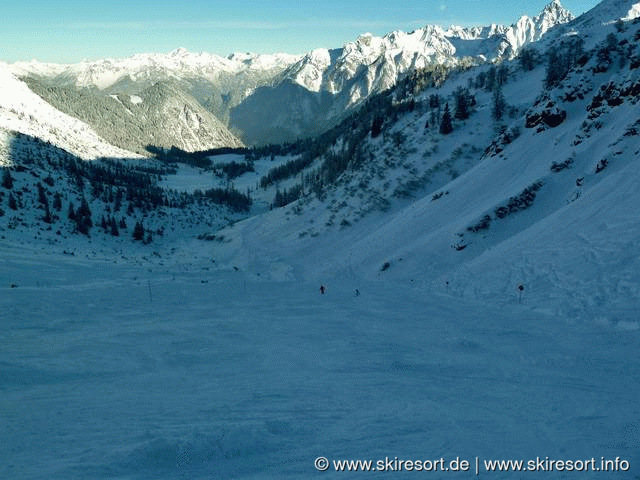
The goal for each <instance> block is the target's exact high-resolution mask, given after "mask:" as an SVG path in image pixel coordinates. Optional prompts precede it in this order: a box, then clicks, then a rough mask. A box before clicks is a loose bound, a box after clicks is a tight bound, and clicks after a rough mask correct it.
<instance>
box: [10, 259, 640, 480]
mask: <svg viewBox="0 0 640 480" xmlns="http://www.w3.org/2000/svg"><path fill="white" fill-rule="evenodd" d="M5 250H6V251H5V253H6V255H3V258H2V259H0V262H1V267H2V268H1V269H0V271H2V274H3V278H2V279H1V282H2V287H1V290H2V293H1V294H0V311H2V312H3V314H2V318H3V320H2V322H1V325H0V328H1V329H2V335H1V336H0V351H1V352H2V357H1V360H0V391H1V394H0V418H1V419H2V421H1V422H0V440H1V443H2V445H3V447H2V449H0V477H2V478H7V479H9V478H11V479H22V480H27V479H42V478H57V479H103V478H105V479H106V478H109V479H176V478H178V479H187V478H188V479H212V478H246V479H258V478H260V479H266V478H296V479H301V478H342V477H343V476H345V475H348V474H346V473H337V472H332V470H333V468H331V469H330V470H329V472H324V473H323V472H318V471H317V470H316V469H315V468H314V459H316V458H317V457H320V456H323V457H327V458H328V459H330V460H340V459H362V460H374V461H375V460H378V459H385V457H390V458H392V459H393V458H395V457H398V458H399V459H406V460H426V459H439V458H441V457H442V458H445V459H446V460H449V459H455V458H456V457H460V458H462V459H468V460H469V461H470V462H471V464H472V465H473V464H474V463H475V458H476V457H479V458H480V462H481V464H482V461H483V460H489V459H505V460H508V459H515V460H517V459H523V460H529V459H535V458H536V457H541V458H543V459H544V458H545V457H549V458H550V459H558V460H575V459H591V458H592V457H593V458H595V459H596V460H597V462H600V459H601V458H602V457H604V458H605V459H615V458H616V457H620V459H623V460H626V461H628V462H629V464H630V470H629V471H628V472H618V473H612V472H607V473H603V472H584V473H580V474H575V473H574V472H547V473H544V472H543V473H541V472H535V473H534V472H529V473H518V474H514V473H510V474H497V473H486V472H483V474H482V475H483V476H484V477H485V478H491V477H495V478H553V479H562V478H576V475H580V478H634V474H635V475H638V474H640V469H639V467H640V456H639V453H638V452H640V448H639V447H640V422H639V421H638V419H639V418H640V402H638V398H639V396H640V383H639V382H638V379H639V378H640V357H639V356H638V351H639V348H640V336H639V333H640V332H639V331H638V328H637V327H638V325H637V323H633V322H627V323H624V322H619V323H617V324H611V323H608V322H604V321H602V322H598V321H593V320H589V321H586V320H583V319H576V318H571V319H569V318H564V317H559V316H556V315H551V314H545V313H544V312H540V311H534V310H532V309H531V307H530V306H528V305H526V304H522V305H519V304H517V303H514V304H512V305H506V306H505V305H501V306H499V307H498V306H497V305H492V304H490V303H486V302H473V301H471V300H467V299H461V298H453V297H449V296H447V295H446V294H444V293H438V294H435V293H432V292H430V291H428V290H426V289H422V288H418V287H410V286H403V285H402V284H398V283H391V282H382V281H380V282H374V281H367V282H362V283H360V282H357V281H356V280H355V279H351V280H349V281H346V280H345V281H340V280H334V281H331V282H329V283H328V285H327V286H328V290H327V293H326V294H325V295H320V294H319V291H318V287H319V285H316V284H309V283H304V282H293V281H289V282H277V281H273V280H266V279H265V280H260V279H259V278H256V277H255V276H251V275H249V274H248V273H247V272H244V271H242V270H240V271H235V270H234V269H222V268H218V267H215V266H211V267H205V268H203V267H202V266H201V265H202V263H195V262H188V261H184V262H183V263H178V262H176V264H175V265H171V266H168V265H162V264H160V262H158V261H156V262H152V261H149V262H146V263H143V264H140V265H134V264H133V263H132V262H121V263H117V264H116V263H113V260H112V261H111V262H107V261H106V260H99V259H91V260H89V259H86V258H81V257H80V256H77V257H71V256H68V255H62V254H60V253H56V254H51V253H45V252H35V251H34V252H26V253H25V252H24V250H19V249H17V248H15V249H13V248H10V247H9V248H7V249H5ZM10 282H15V284H16V285H17V287H16V288H10ZM355 288H358V289H359V291H360V295H359V296H356V295H355V294H354V292H355ZM472 468H473V467H472ZM422 474H423V475H424V474H425V473H424V472H423V473H422ZM415 475H418V476H419V475H420V473H416V472H411V473H409V472H403V473H399V472H395V473H389V472H375V473H369V474H367V476H368V477H369V478H391V476H392V477H393V478H412V477H414V476H415ZM427 475H429V476H430V478H468V477H470V476H472V475H473V472H467V473H464V474H463V473H457V474H456V473H452V472H448V473H440V472H438V473H435V472H430V473H427Z"/></svg>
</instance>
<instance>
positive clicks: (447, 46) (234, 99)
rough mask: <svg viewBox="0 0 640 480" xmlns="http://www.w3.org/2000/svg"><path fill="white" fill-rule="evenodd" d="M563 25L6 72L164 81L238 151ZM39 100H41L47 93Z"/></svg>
mask: <svg viewBox="0 0 640 480" xmlns="http://www.w3.org/2000/svg"><path fill="white" fill-rule="evenodd" d="M571 18H572V16H571V14H570V13H569V12H568V11H567V10H566V9H565V8H564V7H563V6H562V5H561V4H560V2H559V0H554V1H553V2H552V3H551V4H549V5H548V6H546V7H545V8H544V10H543V11H542V12H541V13H540V14H539V15H538V16H536V17H533V18H529V17H526V16H524V17H522V18H520V20H518V21H517V22H516V23H514V24H513V25H511V26H501V25H491V26H489V27H473V28H464V27H456V26H452V27H450V28H449V29H448V30H444V29H442V28H441V27H438V26H431V25H429V26H426V27H424V28H421V29H418V30H415V31H413V32H410V33H406V32H402V31H395V32H392V33H390V34H388V35H385V36H384V37H376V36H374V35H371V34H368V33H367V34H364V35H361V36H360V37H358V38H357V39H356V40H355V41H353V42H349V43H347V44H346V45H344V46H343V47H342V48H338V49H333V50H328V49H324V48H321V49H316V50H313V51H311V52H308V53H307V54H305V55H302V56H299V55H288V54H273V55H253V54H241V53H236V54H233V55H230V56H229V57H220V56H218V55H214V54H210V53H191V52H188V51H186V50H185V49H181V48H180V49H177V50H174V51H172V52H170V53H168V54H139V55H135V56H133V57H130V58H126V59H104V60H99V61H94V62H88V61H85V62H81V63H79V64H75V65H55V64H42V63H39V62H35V61H31V62H18V63H15V64H13V65H11V67H10V68H11V69H12V71H13V72H14V73H15V74H16V75H19V76H30V77H35V78H36V79H38V80H39V81H44V82H46V83H48V84H49V86H52V87H53V86H55V87H61V86H73V87H77V88H85V87H97V88H98V89H99V90H100V91H102V92H104V93H107V94H113V95H118V94H127V95H139V94H140V92H141V91H142V90H144V89H145V88H148V87H150V86H152V85H154V84H155V83H157V82H159V81H162V82H165V83H170V84H171V85H173V86H175V87H176V88H179V89H181V90H183V91H184V92H186V93H188V94H189V95H191V96H193V97H194V98H195V99H196V100H197V101H198V102H199V103H200V104H202V105H203V106H204V107H205V108H207V109H208V110H209V111H210V112H212V113H213V114H214V115H216V116H217V117H218V118H219V119H220V120H221V121H223V122H224V123H226V124H227V125H228V126H229V127H230V128H231V130H232V131H234V132H236V133H238V134H239V135H240V137H241V138H242V139H243V140H244V141H245V142H246V143H249V144H256V143H257V144H264V143H274V142H278V141H284V140H293V139H295V138H299V137H306V136H309V135H311V134H314V133H318V132H320V131H322V130H323V129H325V128H327V127H328V126H330V125H331V124H333V123H334V122H335V121H336V119H338V118H340V117H342V116H343V115H344V113H345V112H346V111H349V110H350V109H352V108H353V107H354V106H356V105H359V104H360V103H361V102H363V101H364V100H366V99H367V98H369V97H370V96H371V95H373V94H375V93H379V92H381V91H384V90H386V89H388V88H390V87H392V86H393V85H395V84H396V83H397V82H398V80H399V79H400V78H402V77H403V76H404V75H406V74H407V73H408V72H410V71H413V70H415V69H420V68H425V67H427V66H430V65H434V64H444V65H448V66H452V65H457V64H459V63H460V62H467V63H469V62H470V61H472V62H483V61H486V60H489V61H495V60H498V59H503V58H512V57H513V56H515V55H516V54H517V52H518V51H519V50H520V49H521V48H522V47H523V46H524V45H526V44H527V43H530V42H534V41H537V40H539V39H540V38H541V37H542V36H543V35H544V34H545V33H546V32H547V31H548V30H549V29H550V28H552V27H553V26H555V25H558V24H562V23H565V22H567V21H569V20H571ZM41 93H43V94H44V95H45V98H46V99H48V98H47V96H46V93H47V92H46V91H44V92H41ZM276 106H277V107H278V108H274V107H276ZM63 110H64V108H63ZM232 145H234V143H233V142H231V143H229V145H228V146H232Z"/></svg>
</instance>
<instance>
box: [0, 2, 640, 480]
mask: <svg viewBox="0 0 640 480" xmlns="http://www.w3.org/2000/svg"><path fill="white" fill-rule="evenodd" d="M639 7H640V4H639V3H638V2H637V0H605V1H604V2H603V3H601V4H600V5H598V6H597V7H596V8H595V9H593V10H592V11H590V12H588V13H586V14H585V15H582V16H581V17H579V18H577V19H575V20H573V21H571V22H569V23H568V24H565V25H563V26H560V27H559V28H554V29H552V30H551V31H550V32H549V33H548V34H546V35H545V36H544V37H543V38H542V39H541V40H540V41H539V42H538V43H536V44H535V46H534V47H532V48H531V49H530V50H527V52H528V55H522V56H520V57H516V58H514V59H513V60H509V59H505V60H504V61H502V62H501V63H500V64H499V65H489V64H482V65H478V66H475V67H470V68H467V69H460V70H457V71H454V72H453V74H450V75H444V76H442V77H439V81H438V82H435V83H434V82H429V81H424V80H425V79H427V80H428V79H429V74H430V72H428V71H423V72H415V74H414V75H411V76H409V77H407V78H404V79H402V80H401V81H400V82H399V83H398V84H396V85H395V86H392V87H391V89H390V90H388V91H387V92H386V93H383V94H380V95H378V96H376V97H375V98H374V99H373V100H372V101H370V102H367V103H365V104H364V105H363V106H362V108H360V109H355V110H354V111H352V112H351V113H350V114H349V115H348V116H347V118H345V119H344V120H343V121H342V122H341V123H340V124H339V125H337V126H335V127H333V128H331V129H329V130H328V131H326V132H324V133H323V134H322V135H321V136H318V137H317V138H315V139H310V140H308V141H306V142H298V143H297V144H295V145H282V146H269V147H265V148H262V149H253V150H247V151H246V153H240V152H232V153H226V154H224V155H215V156H211V157H206V156H205V155H206V154H204V153H201V154H191V155H187V154H182V155H178V156H176V157H174V158H171V157H169V156H168V155H165V156H161V159H162V160H163V161H162V162H160V161H157V160H155V159H147V158H145V159H136V160H135V161H91V162H87V161H84V160H83V159H88V158H93V155H100V154H103V153H108V150H107V149H108V148H110V147H108V146H105V144H104V142H102V141H101V140H100V139H99V138H98V137H97V135H96V134H95V133H94V132H92V131H91V129H89V128H88V127H87V126H86V125H85V124H83V123H81V122H78V121H76V120H74V119H72V118H70V117H68V116H67V115H64V114H62V113H60V112H59V111H57V110H55V109H53V107H51V106H50V105H48V104H46V103H45V102H44V101H43V100H42V99H41V98H40V97H38V96H36V95H35V94H33V93H32V92H30V91H29V90H28V88H27V86H26V85H25V84H24V83H22V82H20V81H18V80H17V79H16V78H15V77H14V76H13V75H11V74H10V73H7V72H5V74H2V76H0V80H1V81H0V105H2V106H3V108H1V109H0V119H1V123H0V134H5V130H12V131H18V132H20V131H22V132H24V133H25V135H18V134H14V133H8V132H7V133H6V136H7V137H12V140H11V143H10V144H9V145H8V148H7V149H5V150H0V163H1V164H2V168H0V251H1V252H2V256H1V258H0V277H1V278H2V281H1V282H0V292H1V294H0V311H1V312H3V316H2V328H3V335H1V336H0V350H1V351H2V352H3V357H2V361H1V362H0V388H1V389H2V397H1V400H0V411H2V412H3V414H4V413H6V415H3V432H4V433H5V435H4V437H3V438H2V440H3V445H5V448H3V449H0V476H1V477H2V478H11V479H16V480H22V479H34V478H67V479H70V480H76V479H77V480H80V479H82V480H84V479H86V478H91V479H95V480H103V479H105V480H106V479H112V478H115V477H117V478H132V479H143V478H238V479H255V478H260V479H267V480H269V479H279V480H282V479H299V478H311V477H316V476H318V475H321V474H319V473H318V470H319V469H323V468H324V465H325V464H326V465H327V466H328V468H329V470H330V471H336V472H337V471H339V470H340V468H339V465H338V463H337V462H339V461H341V459H354V460H355V459H361V458H365V459H367V458H368V459H371V460H373V461H375V460H376V459H380V461H379V462H380V463H375V465H376V467H374V468H378V466H380V465H382V466H386V465H388V464H389V462H390V461H391V463H394V460H391V459H393V456H395V455H397V457H396V461H400V460H401V461H403V465H404V466H405V467H406V466H407V465H408V462H407V460H408V459H412V465H413V466H414V467H415V466H416V465H417V462H414V461H413V460H414V459H425V457H426V455H430V454H429V452H431V453H433V452H435V455H433V456H429V457H427V458H433V457H434V456H435V457H436V458H438V457H440V456H441V455H442V462H443V463H442V467H444V465H445V464H446V462H447V461H449V460H454V459H455V460H454V461H455V465H456V466H457V469H459V467H460V464H461V460H462V459H465V460H464V461H465V462H468V465H471V470H473V467H474V465H473V464H474V463H476V462H477V463H476V465H475V467H476V468H477V470H476V473H477V474H480V472H482V474H480V475H483V474H485V473H486V475H487V476H488V478H489V477H491V476H493V475H495V474H496V472H495V468H491V466H494V465H495V464H492V463H488V462H489V459H503V460H506V459H514V460H510V461H509V465H510V466H511V469H512V471H511V473H506V474H505V476H506V477H509V478H510V477H513V476H515V477H517V478H524V477H526V478H535V476H536V474H533V473H532V474H531V475H529V474H528V473H529V472H532V471H534V470H538V473H539V472H540V471H542V470H545V471H546V472H550V471H551V467H549V468H548V469H547V468H546V466H547V465H550V464H551V462H553V465H554V466H555V467H554V469H553V475H552V477H553V478H558V479H560V480H570V479H574V478H576V475H575V473H574V471H571V468H572V467H573V470H575V471H580V476H582V477H584V478H585V479H590V480H596V479H601V478H604V477H606V478H612V479H626V478H633V477H637V476H638V475H639V474H640V470H639V469H638V466H639V465H640V457H639V455H638V452H640V425H639V423H638V418H640V405H639V403H638V398H639V396H640V383H639V382H638V381H637V379H638V378H639V377H640V356H639V355H638V350H639V348H640V320H639V317H638V306H639V305H640V243H639V241H638V238H639V237H640V224H639V222H638V218H639V216H638V211H639V210H640V116H639V113H638V112H639V109H638V106H639V104H640V19H639V18H638V16H639V15H638V14H639V13H640V8H639ZM503 33H504V32H503ZM470 35H471V34H470ZM477 35H480V33H478V34H477ZM470 41H471V40H470ZM316 60H317V63H318V64H319V65H320V64H321V63H322V62H326V61H327V58H326V57H323V56H322V55H321V54H320V55H317V58H316ZM328 60H329V61H333V59H332V57H331V56H330V57H329V59H328ZM0 72H1V69H0ZM431 73H432V72H431ZM156 83H157V82H156ZM169 83H171V82H169ZM154 85H156V84H153V85H148V86H146V87H145V88H151V89H154V88H156V87H154ZM161 85H162V84H161ZM287 87H288V88H290V91H291V94H295V95H300V97H298V98H308V97H303V96H302V93H301V92H303V91H307V90H306V89H305V88H304V87H303V86H301V85H299V84H295V83H293V82H288V83H287ZM171 88H173V84H171ZM152 91H153V90H152ZM163 92H164V90H163V89H160V90H159V91H157V95H158V96H160V97H161V96H163V95H164V94H163ZM318 93H319V94H323V95H325V96H327V98H330V96H331V95H332V94H331V93H329V92H327V91H322V90H320V92H318ZM111 94H113V95H116V94H115V93H111ZM124 95H125V94H119V95H116V96H117V100H116V99H113V100H114V102H116V101H120V102H123V103H125V104H127V105H128V104H133V105H140V104H143V103H144V102H145V98H143V95H138V94H137V93H127V94H126V95H128V96H127V97H125V96H124ZM327 101H328V100H327ZM276 107H277V105H276V104H274V113H275V112H277V108H276ZM307 107H313V104H311V103H308V104H301V105H300V110H299V112H298V113H300V114H302V113H304V112H303V109H304V108H307ZM127 108H129V107H127ZM43 140H49V141H51V142H52V143H55V144H52V143H47V142H46V141H43ZM67 150H74V151H75V152H76V154H77V155H81V157H82V158H75V156H74V155H72V154H70V153H68V151H67ZM111 153H114V154H115V153H117V152H111ZM122 153H126V152H122ZM172 160H177V161H179V162H181V163H178V164H174V163H171V161H172ZM185 164H188V165H185ZM207 164H209V168H208V169H205V168H207ZM194 165H196V166H194ZM198 165H199V166H198ZM231 185H235V186H236V187H237V188H238V190H241V191H243V192H244V191H246V192H247V194H248V195H250V196H251V198H253V200H254V203H253V204H252V203H251V202H246V200H247V197H246V196H243V195H242V194H241V193H240V192H239V191H238V190H235V189H231V188H229V187H230V186H231ZM210 187H220V188H217V189H216V188H213V189H211V190H206V189H208V188H210ZM202 190H206V191H204V192H203V191H202ZM265 201H266V202H267V205H264V204H263V202H265ZM220 203H222V204H220ZM256 203H259V205H258V206H256ZM268 203H271V205H270V206H271V207H272V208H270V206H269V205H268ZM234 207H235V208H234ZM91 219H92V220H93V226H91V227H90V226H89V223H87V222H86V221H87V220H91ZM138 225H140V227H139V228H138ZM81 228H85V231H86V233H85V232H82V231H80V229H81ZM139 234H140V235H139ZM321 285H323V286H325V287H326V288H325V289H324V290H323V293H322V294H321V293H320V291H319V287H320V286H321ZM141 399H143V401H141ZM51 412H54V414H51ZM5 427H6V428H5ZM363 452H364V453H363ZM425 452H427V454H425ZM319 455H322V457H318V456H319ZM314 458H317V459H318V460H316V462H315V467H314V462H313V459H314ZM385 458H386V460H382V459H385ZM544 458H546V460H543V459H544ZM445 459H446V460H445ZM516 459H519V460H516ZM534 459H535V460H534ZM556 459H559V460H561V461H557V460H556ZM585 459H592V460H585ZM474 460H475V462H474ZM527 460H529V461H528V462H527ZM325 461H326V463H325ZM429 461H430V460H429ZM430 462H431V461H430ZM438 462H439V461H438V460H436V461H434V462H431V463H430V464H426V463H425V464H424V465H429V466H430V468H429V470H431V473H433V474H434V478H446V477H447V476H448V474H447V473H443V474H442V475H441V476H438V474H439V473H440V472H439V471H438V472H435V471H433V470H434V468H431V467H433V465H438V464H439V463H438ZM523 462H526V463H523ZM541 462H542V463H543V464H545V465H544V466H543V467H540V466H539V464H540V463H541ZM547 462H548V463H547ZM569 462H572V463H569ZM343 465H344V464H343ZM352 465H353V464H352ZM358 465H360V467H361V469H365V466H364V465H365V463H359V464H358ZM449 465H452V464H449ZM523 465H526V467H524V468H527V469H528V471H527V472H525V473H522V472H520V473H522V475H520V474H518V473H515V471H514V470H518V469H519V468H522V466H523ZM569 465H571V467H569ZM534 466H535V467H536V468H534ZM444 468H446V467H444ZM425 469H426V466H425ZM343 470H344V468H343ZM387 470H390V469H388V468H387ZM405 470H408V468H407V469H405ZM414 470H416V468H414ZM381 471H382V468H379V469H378V470H377V473H379V472H381ZM605 471H606V472H607V475H606V476H604V477H603V472H605ZM448 473H449V474H450V473H451V471H449V472H448ZM467 474H469V473H468V472H467ZM327 475H329V477H332V476H334V477H335V478H338V477H340V476H343V475H344V471H343V472H342V473H335V474H333V475H332V474H331V473H329V474H327ZM379 475H380V476H383V475H382V474H381V473H379ZM392 476H393V477H394V478H414V477H415V471H411V472H409V471H405V472H399V471H394V474H393V475H392ZM454 478H455V474H454Z"/></svg>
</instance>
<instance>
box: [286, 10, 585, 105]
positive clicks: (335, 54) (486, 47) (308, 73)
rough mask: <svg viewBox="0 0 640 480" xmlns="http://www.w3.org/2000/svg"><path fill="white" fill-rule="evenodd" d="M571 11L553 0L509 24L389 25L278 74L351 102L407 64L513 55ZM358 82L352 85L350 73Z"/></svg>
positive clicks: (320, 51)
mask: <svg viewBox="0 0 640 480" xmlns="http://www.w3.org/2000/svg"><path fill="white" fill-rule="evenodd" d="M573 18H574V17H573V15H572V14H571V12H569V11H568V10H567V9H566V8H565V7H563V6H562V4H561V3H560V0H553V2H552V3H550V4H549V5H547V6H546V7H545V8H544V9H543V11H542V12H541V13H540V14H539V15H537V16H535V17H533V18H530V17H527V16H523V17H521V18H520V19H519V20H518V21H517V22H516V23H514V24H513V25H511V26H503V25H495V24H494V25H491V26H488V27H471V28H468V27H460V26H451V27H449V29H448V30H444V29H442V28H440V27H438V26H433V25H428V26H426V27H424V28H420V29H417V30H414V31H413V32H410V33H405V32H402V31H395V32H392V33H389V34H388V35H385V36H384V37H376V36H374V35H372V34H370V33H367V34H364V35H362V36H360V37H358V39H356V40H355V41H354V42H350V43H347V44H346V45H345V46H344V47H343V48H341V49H338V50H326V49H318V50H314V51H312V52H310V53H308V54H307V55H305V56H304V57H303V58H301V59H300V60H299V61H298V62H296V63H295V64H293V65H292V66H290V67H289V68H288V69H287V71H286V72H284V77H285V78H287V79H290V80H292V81H294V82H296V83H298V84H299V85H302V86H303V87H305V88H306V89H307V90H309V91H311V92H319V91H321V90H326V91H328V92H329V93H331V94H334V95H336V94H339V93H341V92H343V91H344V90H345V89H346V88H349V93H350V95H351V98H350V101H351V103H356V102H358V101H359V100H361V99H363V98H366V97H368V96H369V95H370V94H371V93H372V92H380V91H382V90H385V89H387V88H389V87H391V86H392V85H395V83H396V82H397V81H398V78H399V77H400V76H401V75H403V74H404V73H406V72H407V71H409V70H411V69H416V68H424V67H426V66H428V65H432V64H448V65H455V64H457V63H458V62H459V61H460V60H462V59H463V58H464V57H474V58H480V59H481V60H497V59H504V58H513V57H515V56H516V55H517V53H518V51H519V50H520V49H521V48H522V47H523V46H524V45H526V44H527V43H531V42H535V41H537V40H539V39H540V38H542V36H543V35H544V34H545V33H546V32H547V31H548V30H549V29H551V28H553V27H554V26H556V25H560V24H563V23H567V22H569V21H571V20H572V19H573ZM356 77H358V78H360V79H361V82H360V83H359V84H358V85H357V86H355V88H354V85H353V83H352V80H353V79H354V78H356Z"/></svg>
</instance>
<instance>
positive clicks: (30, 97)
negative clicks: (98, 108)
mask: <svg viewBox="0 0 640 480" xmlns="http://www.w3.org/2000/svg"><path fill="white" fill-rule="evenodd" d="M0 131H1V133H2V137H3V138H2V145H3V147H2V148H3V155H2V156H0V162H7V161H8V160H9V158H10V155H9V152H8V148H9V146H8V142H9V141H10V136H9V132H17V133H22V134H25V135H30V136H33V137H36V138H39V139H41V140H43V141H46V142H49V143H51V144H53V145H56V146H58V147H60V148H62V149H64V150H66V151H68V152H70V153H72V154H74V155H76V156H78V157H80V158H84V159H95V158H98V157H137V155H135V154H133V153H131V152H129V151H126V150H123V149H120V148H117V147H114V146H113V145H112V144H111V143H108V142H107V141H105V140H104V139H103V138H102V137H100V136H99V135H98V134H97V133H96V132H95V131H94V130H93V129H92V128H91V127H89V126H88V125H87V124H86V123H84V122H82V121H80V120H78V119H76V118H74V117H71V116H69V115H66V114H64V113H62V112H60V111H59V110H56V109H55V108H54V107H52V106H51V105H50V104H49V103H47V102H45V101H44V100H43V99H42V98H40V97H39V96H38V95H36V94H35V93H33V92H32V91H31V90H30V89H29V87H28V86H27V85H26V84H25V83H24V82H22V81H20V80H19V79H17V78H16V77H15V75H14V74H12V73H11V72H10V71H9V69H8V68H7V65H6V64H2V63H0Z"/></svg>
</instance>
